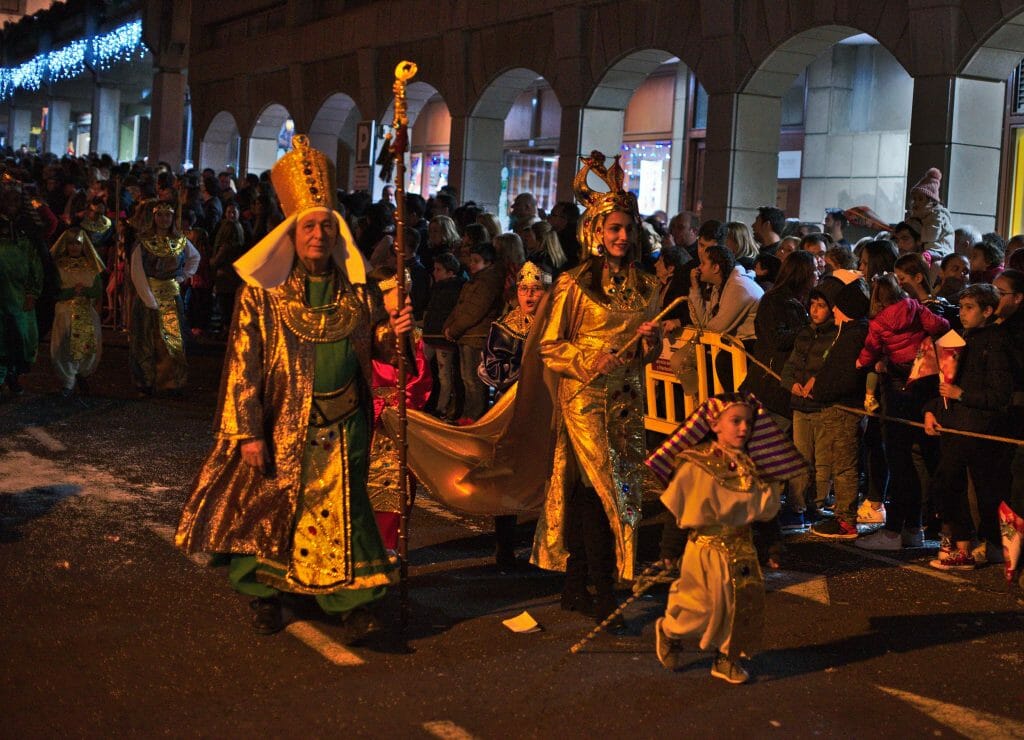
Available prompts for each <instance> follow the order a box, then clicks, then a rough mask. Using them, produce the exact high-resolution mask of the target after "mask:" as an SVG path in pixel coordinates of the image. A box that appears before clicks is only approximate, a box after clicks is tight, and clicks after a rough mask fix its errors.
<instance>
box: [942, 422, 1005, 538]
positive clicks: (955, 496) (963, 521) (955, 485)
mask: <svg viewBox="0 0 1024 740" xmlns="http://www.w3.org/2000/svg"><path fill="white" fill-rule="evenodd" d="M939 440H940V445H941V451H942V452H941V457H940V459H939V467H938V470H936V471H935V481H934V484H933V488H932V490H933V492H934V495H935V497H936V500H937V501H938V502H939V505H940V506H941V507H942V523H943V525H944V527H945V528H946V530H947V531H948V533H949V536H950V538H951V539H952V540H953V541H955V542H957V541H960V542H962V541H964V540H969V539H971V533H972V531H973V530H974V522H973V520H972V518H971V509H970V503H969V502H968V500H967V473H968V471H970V474H971V480H973V481H974V489H975V491H976V492H977V495H978V518H979V522H978V537H979V538H982V539H987V540H989V541H991V542H995V543H998V542H999V502H1000V501H1003V500H1004V499H1006V497H1007V496H1008V495H1009V492H1010V480H1009V478H1010V476H1009V475H1008V471H1009V469H1010V459H1011V456H1012V455H1013V453H1014V450H1013V448H1011V447H1010V446H1009V445H1005V444H1001V443H999V442H991V441H989V440H984V439H974V438H972V437H961V436H957V435H954V434H946V435H942V436H941V437H939Z"/></svg>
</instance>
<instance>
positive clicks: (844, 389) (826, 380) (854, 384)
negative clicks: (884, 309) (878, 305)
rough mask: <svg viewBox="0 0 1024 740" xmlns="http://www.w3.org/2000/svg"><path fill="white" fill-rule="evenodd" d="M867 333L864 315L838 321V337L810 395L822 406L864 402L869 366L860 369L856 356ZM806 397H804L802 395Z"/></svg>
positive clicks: (858, 404) (816, 376)
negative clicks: (840, 322) (854, 318)
mask: <svg viewBox="0 0 1024 740" xmlns="http://www.w3.org/2000/svg"><path fill="white" fill-rule="evenodd" d="M867 336H868V322H867V321H866V320H865V319H857V320H854V321H844V322H843V323H842V324H839V326H838V328H837V331H836V337H835V340H834V341H833V343H832V347H831V348H830V349H829V350H828V355H827V356H826V357H825V361H824V362H823V363H822V366H821V369H820V370H819V371H818V374H817V375H815V381H814V388H812V389H811V396H813V398H814V400H815V401H817V402H818V403H820V404H821V405H822V406H831V405H833V404H841V405H843V406H860V405H861V403H863V402H864V391H865V387H864V386H865V381H866V380H867V374H868V371H867V368H864V369H861V370H858V369H857V356H858V355H859V354H860V351H861V350H862V349H863V348H864V340H865V339H866V338H867ZM801 400H803V399H801Z"/></svg>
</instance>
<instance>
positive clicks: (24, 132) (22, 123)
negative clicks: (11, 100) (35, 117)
mask: <svg viewBox="0 0 1024 740" xmlns="http://www.w3.org/2000/svg"><path fill="white" fill-rule="evenodd" d="M7 120H8V122H9V123H8V129H9V130H8V134H9V138H10V146H11V148H12V149H18V148H19V147H20V146H22V145H23V144H24V145H25V146H28V144H29V137H31V136H32V111H31V110H30V109H28V108H15V107H13V106H11V108H10V114H9V115H8V117H7Z"/></svg>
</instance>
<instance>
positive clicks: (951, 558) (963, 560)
mask: <svg viewBox="0 0 1024 740" xmlns="http://www.w3.org/2000/svg"><path fill="white" fill-rule="evenodd" d="M928 565H930V566H931V567H933V568H936V569H937V570H974V569H975V568H976V567H977V563H976V562H975V561H974V556H973V555H971V553H969V552H963V551H962V550H954V551H953V552H951V553H949V555H947V556H946V557H942V554H941V553H940V554H939V557H937V558H935V560H932V561H931V562H929V563H928Z"/></svg>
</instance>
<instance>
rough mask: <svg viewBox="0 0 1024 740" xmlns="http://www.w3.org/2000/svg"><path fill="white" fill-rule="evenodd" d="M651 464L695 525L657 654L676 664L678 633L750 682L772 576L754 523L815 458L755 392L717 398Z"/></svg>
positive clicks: (667, 499) (684, 524)
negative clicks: (750, 660) (746, 660)
mask: <svg viewBox="0 0 1024 740" xmlns="http://www.w3.org/2000/svg"><path fill="white" fill-rule="evenodd" d="M647 464H648V465H649V466H650V467H651V469H652V470H653V471H654V472H655V473H656V474H657V475H658V476H659V477H660V478H661V479H662V480H666V481H668V485H667V487H666V488H665V492H664V493H663V494H662V496H661V500H662V503H664V504H665V507H666V508H667V509H668V510H669V511H670V512H672V514H673V516H674V517H675V519H676V524H677V525H678V526H679V527H681V528H687V529H689V530H690V539H689V543H688V544H687V547H686V550H685V552H684V553H683V560H682V566H681V568H680V573H679V578H678V580H676V582H675V583H673V584H672V587H671V588H670V590H669V599H668V607H667V608H666V610H665V616H664V617H662V618H661V619H659V620H658V622H657V625H656V627H655V632H656V634H657V655H658V659H659V660H660V661H661V663H662V665H664V666H665V667H667V668H673V667H675V665H674V658H673V656H672V652H673V651H674V650H675V649H676V648H677V647H678V640H680V639H682V638H687V637H699V639H700V648H701V649H702V650H708V649H717V650H718V655H717V657H716V658H715V661H714V663H713V665H712V668H711V675H712V676H715V677H716V678H721V679H723V680H725V681H728V682H729V683H743V682H744V681H746V680H747V679H748V678H749V674H748V673H747V671H746V670H745V669H744V668H743V666H742V665H740V662H739V658H740V657H741V656H750V655H752V654H753V653H754V652H756V651H757V650H758V649H759V647H760V642H761V632H762V629H763V623H764V578H763V576H762V574H761V568H760V566H759V565H758V562H757V553H756V551H755V550H754V543H753V540H752V538H751V533H750V524H751V522H754V521H765V520H768V519H771V518H772V517H773V516H775V514H776V513H777V512H778V510H779V496H780V493H781V489H782V484H783V482H784V481H786V480H788V479H789V478H793V477H796V476H797V475H799V474H800V473H801V472H803V471H804V470H805V468H806V467H807V463H806V461H805V460H804V459H803V458H802V457H801V456H800V453H799V452H797V450H796V448H795V447H794V446H793V444H792V442H790V441H789V439H788V438H786V436H785V435H784V434H783V433H782V431H781V430H780V429H779V427H778V426H777V425H776V424H775V422H774V421H772V419H771V417H769V416H768V414H767V413H766V412H765V411H764V409H763V408H762V407H761V404H760V402H758V400H757V399H756V398H755V397H754V396H753V395H752V394H749V393H746V394H743V393H731V394H724V395H721V396H716V397H714V398H709V399H708V400H707V401H705V402H704V403H703V404H701V406H700V407H698V408H697V410H696V411H694V413H693V414H692V415H691V416H690V418H689V419H687V420H686V421H685V422H684V423H683V425H682V426H681V427H680V428H679V429H678V430H677V431H676V432H675V433H674V434H673V435H672V436H671V437H670V438H669V440H668V441H667V442H665V443H664V444H663V445H662V446H661V447H660V448H658V450H657V451H655V452H654V454H652V455H651V456H650V457H649V458H648V460H647Z"/></svg>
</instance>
